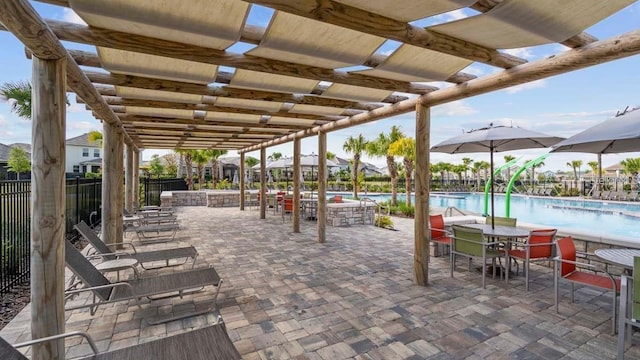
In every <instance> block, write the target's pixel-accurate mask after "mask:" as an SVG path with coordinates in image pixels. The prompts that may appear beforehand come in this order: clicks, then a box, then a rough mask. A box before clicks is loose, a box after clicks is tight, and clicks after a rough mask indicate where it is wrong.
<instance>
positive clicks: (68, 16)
mask: <svg viewBox="0 0 640 360" xmlns="http://www.w3.org/2000/svg"><path fill="white" fill-rule="evenodd" d="M62 20H64V21H66V22H70V23H74V24H80V25H87V23H86V22H85V21H84V20H82V18H81V17H80V16H78V14H76V12H75V11H73V10H71V9H69V8H65V9H63V10H62Z"/></svg>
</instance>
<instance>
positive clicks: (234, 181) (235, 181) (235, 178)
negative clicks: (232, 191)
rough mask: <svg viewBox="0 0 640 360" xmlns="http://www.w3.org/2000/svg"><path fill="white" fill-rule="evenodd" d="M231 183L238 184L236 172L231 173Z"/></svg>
mask: <svg viewBox="0 0 640 360" xmlns="http://www.w3.org/2000/svg"><path fill="white" fill-rule="evenodd" d="M231 182H232V183H234V184H237V183H238V170H234V171H233V180H231Z"/></svg>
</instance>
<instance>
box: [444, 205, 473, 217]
mask: <svg viewBox="0 0 640 360" xmlns="http://www.w3.org/2000/svg"><path fill="white" fill-rule="evenodd" d="M454 211H455V212H457V213H458V214H460V215H467V214H466V213H465V212H464V211H462V210H460V209H458V208H457V207H455V206H449V207H447V208H446V209H445V210H444V216H445V217H450V216H453V212H454Z"/></svg>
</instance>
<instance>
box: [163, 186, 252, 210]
mask: <svg viewBox="0 0 640 360" xmlns="http://www.w3.org/2000/svg"><path fill="white" fill-rule="evenodd" d="M160 206H162V207H177V206H207V207H234V206H238V207H239V206H240V191H225V190H218V191H215V190H211V191H164V192H162V194H160Z"/></svg>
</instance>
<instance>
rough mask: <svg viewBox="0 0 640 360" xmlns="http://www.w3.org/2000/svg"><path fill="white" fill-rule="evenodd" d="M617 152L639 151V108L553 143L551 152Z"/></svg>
mask: <svg viewBox="0 0 640 360" xmlns="http://www.w3.org/2000/svg"><path fill="white" fill-rule="evenodd" d="M560 151H563V152H583V153H591V154H617V153H624V152H633V151H640V109H635V110H631V111H627V112H625V113H624V114H622V115H619V116H616V117H614V118H611V119H609V120H606V121H604V122H602V123H600V124H598V125H596V126H593V127H591V128H588V129H587V130H585V131H583V132H581V133H578V134H576V135H574V136H572V137H570V138H568V139H566V140H564V141H561V142H559V143H557V144H555V145H553V150H551V152H560Z"/></svg>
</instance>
